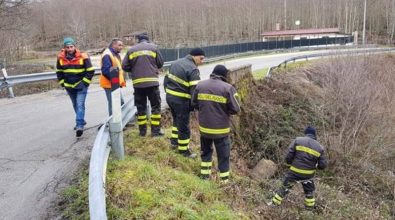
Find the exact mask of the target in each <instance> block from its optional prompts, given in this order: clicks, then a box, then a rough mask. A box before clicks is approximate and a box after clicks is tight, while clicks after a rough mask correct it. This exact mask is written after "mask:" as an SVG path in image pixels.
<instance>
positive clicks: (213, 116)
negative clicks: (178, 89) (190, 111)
mask: <svg viewBox="0 0 395 220" xmlns="http://www.w3.org/2000/svg"><path fill="white" fill-rule="evenodd" d="M239 103H240V100H239V97H238V95H237V92H236V89H235V88H234V87H233V86H232V85H230V84H229V83H226V82H223V81H222V79H221V78H220V77H219V76H217V75H214V74H211V76H210V79H208V80H203V81H201V82H199V83H198V84H197V86H196V88H195V92H194V94H193V97H192V106H193V107H195V108H197V109H198V110H199V130H200V134H201V136H203V137H206V138H222V137H225V136H227V135H229V132H230V115H233V114H236V113H238V112H239V111H240V104H239Z"/></svg>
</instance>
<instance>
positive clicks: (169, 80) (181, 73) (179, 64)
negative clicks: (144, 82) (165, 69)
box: [163, 55, 200, 100]
mask: <svg viewBox="0 0 395 220" xmlns="http://www.w3.org/2000/svg"><path fill="white" fill-rule="evenodd" d="M199 80H200V72H199V69H198V68H197V66H196V64H195V62H194V61H193V58H192V56H191V55H187V56H186V57H184V58H181V59H179V60H177V61H175V62H173V63H172V64H171V66H170V69H169V73H168V74H166V76H165V79H164V81H163V86H164V87H165V91H166V93H167V94H168V95H172V96H174V97H177V98H179V99H182V100H190V99H191V97H192V94H193V91H194V90H195V87H196V85H197V83H198V82H199Z"/></svg>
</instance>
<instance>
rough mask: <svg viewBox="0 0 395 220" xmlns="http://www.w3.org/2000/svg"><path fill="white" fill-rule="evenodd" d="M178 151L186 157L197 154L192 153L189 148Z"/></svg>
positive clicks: (193, 156) (192, 156)
mask: <svg viewBox="0 0 395 220" xmlns="http://www.w3.org/2000/svg"><path fill="white" fill-rule="evenodd" d="M179 153H180V154H182V155H183V156H184V157H187V158H195V157H196V156H197V154H195V153H193V152H192V151H191V149H189V148H188V150H183V151H179Z"/></svg>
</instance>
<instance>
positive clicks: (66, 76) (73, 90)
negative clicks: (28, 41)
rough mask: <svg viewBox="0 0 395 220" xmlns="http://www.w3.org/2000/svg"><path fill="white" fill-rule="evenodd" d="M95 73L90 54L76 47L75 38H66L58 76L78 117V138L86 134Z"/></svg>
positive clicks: (58, 64)
mask: <svg viewBox="0 0 395 220" xmlns="http://www.w3.org/2000/svg"><path fill="white" fill-rule="evenodd" d="M94 73H95V69H94V68H93V67H92V63H91V60H90V58H89V56H88V54H86V53H82V52H80V50H78V49H77V48H76V47H75V42H74V39H73V38H71V37H66V38H64V40H63V49H62V50H61V51H60V53H59V54H58V59H57V62H56V75H57V77H58V81H59V84H60V86H62V87H64V88H65V89H66V92H67V94H68V95H69V96H70V99H71V102H72V103H73V108H74V112H75V115H76V119H75V121H76V126H75V127H74V130H76V136H77V137H81V135H82V134H83V132H84V125H85V124H86V122H85V120H84V118H85V99H86V95H87V94H88V87H89V85H90V83H91V80H92V77H93V74H94Z"/></svg>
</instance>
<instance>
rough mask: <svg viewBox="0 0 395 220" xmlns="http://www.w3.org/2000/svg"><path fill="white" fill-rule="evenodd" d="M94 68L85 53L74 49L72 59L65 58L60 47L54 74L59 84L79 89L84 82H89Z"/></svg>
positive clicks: (82, 86) (64, 53)
mask: <svg viewBox="0 0 395 220" xmlns="http://www.w3.org/2000/svg"><path fill="white" fill-rule="evenodd" d="M94 72H95V70H94V68H93V67H92V63H91V60H90V58H89V56H88V55H87V54H86V53H81V52H80V51H79V50H78V49H76V51H75V54H74V57H73V58H72V59H68V58H66V51H65V50H64V49H62V50H61V51H60V53H59V54H58V58H57V62H56V75H57V77H58V81H59V84H61V85H63V86H64V87H66V88H73V89H81V88H84V87H85V85H84V84H88V85H89V84H90V83H91V80H92V77H93V74H94Z"/></svg>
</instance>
